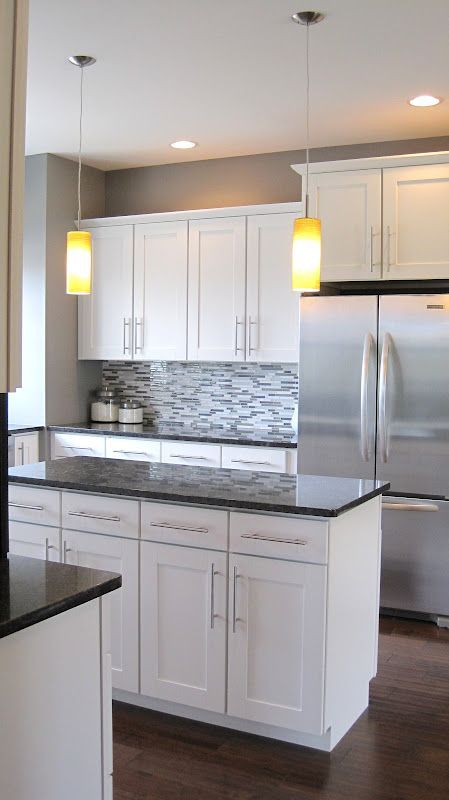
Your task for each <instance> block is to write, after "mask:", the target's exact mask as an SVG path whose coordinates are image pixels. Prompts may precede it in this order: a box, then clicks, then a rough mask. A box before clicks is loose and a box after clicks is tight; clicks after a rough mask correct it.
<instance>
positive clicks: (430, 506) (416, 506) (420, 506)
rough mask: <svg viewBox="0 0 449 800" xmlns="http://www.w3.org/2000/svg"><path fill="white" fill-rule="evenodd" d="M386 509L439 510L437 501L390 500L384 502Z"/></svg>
mask: <svg viewBox="0 0 449 800" xmlns="http://www.w3.org/2000/svg"><path fill="white" fill-rule="evenodd" d="M382 508H383V509H384V510H385V511H439V510H440V508H439V506H437V504H436V503H390V502H388V500H384V501H383V502H382Z"/></svg>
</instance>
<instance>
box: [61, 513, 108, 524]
mask: <svg viewBox="0 0 449 800" xmlns="http://www.w3.org/2000/svg"><path fill="white" fill-rule="evenodd" d="M67 514H68V516H69V517H85V518H87V519H102V520H105V522H120V517H108V516H106V515H104V516H103V515H102V514H89V513H88V512H87V511H68V512H67Z"/></svg>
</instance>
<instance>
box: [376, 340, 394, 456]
mask: <svg viewBox="0 0 449 800" xmlns="http://www.w3.org/2000/svg"><path fill="white" fill-rule="evenodd" d="M391 342H392V338H391V336H390V334H389V333H386V334H385V335H384V340H383V344H382V355H381V358H380V375H379V382H380V389H379V444H380V460H381V461H382V463H383V464H386V463H387V461H388V441H387V439H388V437H387V379H388V361H389V357H390V347H391Z"/></svg>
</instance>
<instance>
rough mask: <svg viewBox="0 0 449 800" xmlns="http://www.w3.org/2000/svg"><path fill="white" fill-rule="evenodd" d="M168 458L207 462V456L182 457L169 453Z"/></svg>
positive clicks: (178, 454)
mask: <svg viewBox="0 0 449 800" xmlns="http://www.w3.org/2000/svg"><path fill="white" fill-rule="evenodd" d="M170 458H193V459H194V460H195V461H209V459H208V458H207V456H184V455H182V454H180V453H170Z"/></svg>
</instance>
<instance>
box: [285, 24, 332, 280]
mask: <svg viewBox="0 0 449 800" xmlns="http://www.w3.org/2000/svg"><path fill="white" fill-rule="evenodd" d="M323 19H324V14H320V13H319V12H318V11H298V12H297V13H296V14H293V16H292V20H293V22H297V23H298V24H299V25H305V26H306V31H307V37H306V186H305V192H304V186H303V187H302V196H303V198H305V216H304V217H301V218H299V219H295V222H294V226H293V247H292V288H293V290H294V291H296V292H319V291H320V271H321V220H319V219H315V218H313V217H309V117H310V99H309V93H310V91H309V90H310V64H309V29H310V26H311V25H316V23H317V22H321V20H323Z"/></svg>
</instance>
